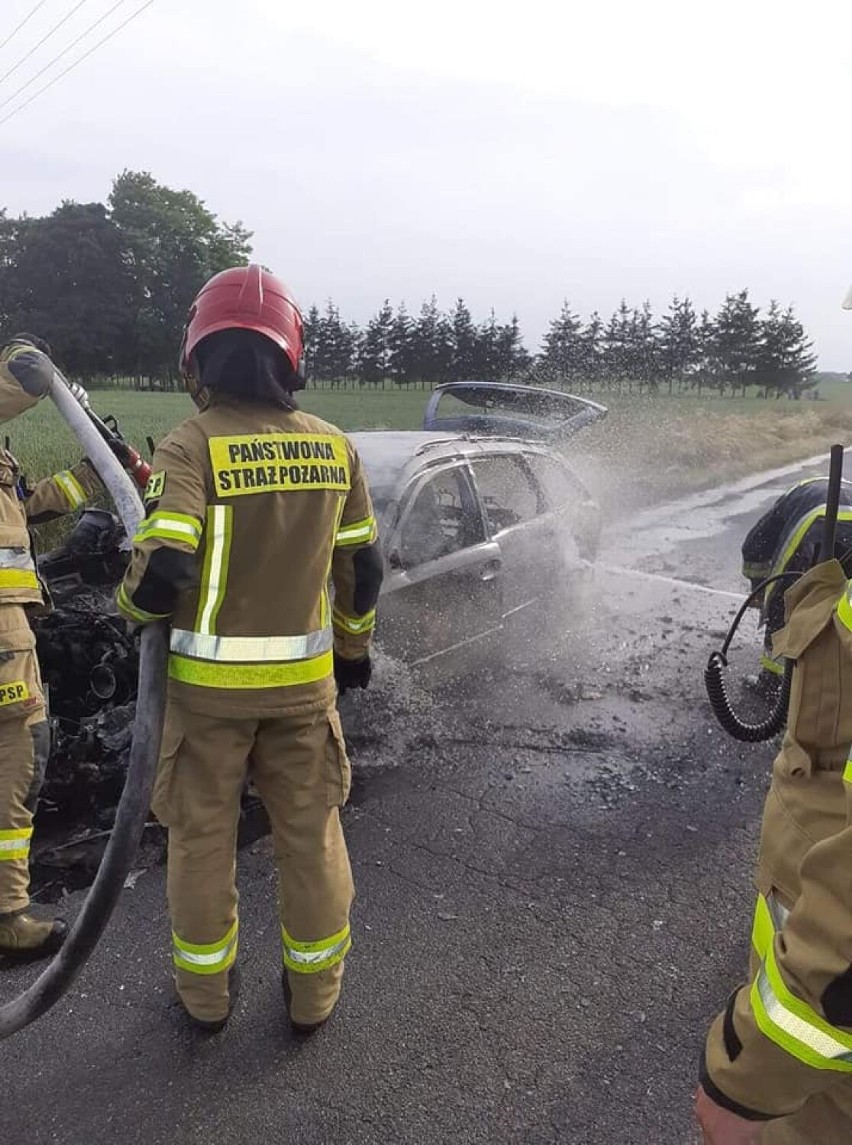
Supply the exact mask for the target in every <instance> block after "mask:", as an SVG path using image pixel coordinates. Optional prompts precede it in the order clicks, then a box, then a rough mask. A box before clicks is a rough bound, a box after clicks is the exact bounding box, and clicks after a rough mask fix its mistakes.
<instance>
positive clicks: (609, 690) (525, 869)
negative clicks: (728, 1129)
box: [0, 472, 791, 1145]
mask: <svg viewBox="0 0 852 1145" xmlns="http://www.w3.org/2000/svg"><path fill="white" fill-rule="evenodd" d="M790 480H791V475H790V473H789V472H787V473H785V474H783V475H779V476H778V477H777V478H776V479H770V480H765V481H763V482H762V483H754V485H753V487H752V488H751V489H750V490H744V489H742V488H740V489H738V490H736V491H735V493H736V496H733V495H731V494H730V493H719V494H718V495H716V496H715V498H714V497H710V498H708V499H706V500H705V502H703V503H701V504H699V505H698V506H696V505H695V504H694V503H691V504H690V505H689V506H686V505H678V504H673V505H670V506H668V507H667V509H666V511H664V512H661V511H659V510H655V511H654V512H652V513H649V514H645V515H643V516H641V517H639V518H637V520H636V521H635V522H634V526H633V528H632V529H631V532H630V535H629V537H628V539H627V541H625V540H624V537H623V536H622V537H621V538H620V541H619V544H620V547H619V548H618V549H617V550H616V549H613V550H612V551H610V552H608V553H605V554H604V555H603V558H602V560H603V562H604V563H605V562H607V561H609V562H611V563H612V564H618V565H624V564H632V565H633V567H636V568H639V569H642V570H644V571H646V572H656V573H662V574H664V575H665V576H667V577H672V578H675V579H677V578H679V577H685V578H688V579H692V580H694V581H696V582H701V583H702V584H705V585H710V586H712V587H716V588H720V589H725V590H728V591H737V590H738V589H740V588H741V587H742V586H741V584H740V582H739V577H738V568H739V545H740V542H741V539H742V536H743V534H744V531H745V529H746V528H747V527H748V526H749V524H750V523H751V522H752V521H753V520H754V519H755V518H756V516H757V515H758V514H759V513H760V512H762V511H763V509H764V508H765V507H766V505H767V504H768V502H769V501H771V500H772V499H773V498H774V497H775V496H777V494H778V493H779V492H780V491H781V489H782V488H785V487H786V486H787V485H788V484H789V482H790ZM735 608H736V602H735V600H733V599H731V598H730V597H725V596H719V597H716V596H714V595H712V594H709V593H706V592H697V591H693V590H692V589H690V588H689V586H688V585H683V586H678V585H677V584H671V583H668V582H667V581H665V580H661V581H655V580H651V579H649V578H634V579H631V578H627V577H624V576H618V575H616V574H614V573H606V572H598V573H597V574H596V575H595V577H594V582H593V584H590V586H589V590H588V595H587V599H586V600H585V601H584V603H583V607H582V610H580V609H579V608H578V609H577V610H576V611H575V612H572V613H571V614H566V615H562V616H553V617H549V618H548V628H549V629H550V631H551V639H550V640H549V641H548V643H547V644H534V645H529V644H528V645H527V646H526V647H524V648H522V649H518V650H517V651H512V650H508V651H507V654H506V662H507V667H506V668H500V667H498V666H497V665H495V666H494V668H493V669H492V670H491V671H487V670H486V671H483V672H481V673H479V674H477V675H476V676H475V677H474V678H469V679H467V680H466V681H465V682H464V685H463V686H460V685H458V684H454V685H448V686H444V687H443V688H439V689H438V690H434V691H431V692H429V693H426V692H424V691H422V690H421V689H420V688H419V687H418V686H417V684H416V683H414V682H413V681H412V680H411V679H410V678H409V677H407V676H406V675H405V674H404V673H402V672H400V671H398V670H396V669H395V668H394V666H393V665H391V664H388V663H385V662H380V664H379V666H378V670H377V688H376V692H375V693H374V694H373V695H369V694H367V695H364V696H359V697H357V698H356V699H355V700H354V701H353V702H352V704H351V705H350V704H349V703H348V697H347V707H348V708H349V709H350V710H349V711H348V712H347V722H348V723H349V726H350V729H351V742H352V748H353V759H354V762H355V765H356V770H357V782H356V786H355V792H354V796H353V800H352V803H351V804H350V807H349V808H348V810H347V811H346V813H345V825H346V831H347V837H348V841H349V845H350V850H351V855H352V860H353V866H354V869H355V878H356V883H357V888H358V895H359V897H358V900H357V903H356V908H355V913H354V919H353V924H354V932H355V936H356V939H355V946H354V949H353V952H352V955H351V956H350V958H349V960H348V964H347V965H348V970H347V978H346V986H345V991H344V998H343V1000H342V1003H341V1005H340V1008H339V1011H338V1013H337V1014H336V1016H335V1018H334V1021H333V1022H332V1023H331V1024H330V1025H329V1026H328V1027H327V1028H326V1029H325V1030H324V1031H323V1032H322V1033H321V1035H319V1036H318V1037H317V1038H316V1039H315V1040H313V1041H312V1042H311V1043H309V1044H307V1045H298V1044H296V1043H294V1042H293V1041H292V1040H291V1039H290V1037H289V1035H288V1033H287V1028H286V1024H285V1021H284V1017H283V1010H282V1000H281V994H280V985H279V968H280V951H279V936H278V929H277V924H276V917H275V908H274V878H273V871H272V862H271V855H270V848H269V844H268V840H262V841H260V842H259V843H257V844H255V845H253V846H252V847H250V848H248V849H247V850H245V851H243V852H242V854H241V857H240V863H239V875H240V885H241V894H242V898H241V911H240V913H241V924H242V935H241V951H240V958H241V963H242V969H243V989H242V993H241V996H240V1000H239V1003H238V1005H237V1008H236V1011H235V1014H234V1016H233V1018H232V1020H231V1022H230V1024H229V1026H228V1028H227V1029H226V1031H225V1032H224V1033H223V1034H222V1035H220V1036H219V1037H218V1038H215V1039H206V1040H204V1039H201V1038H199V1037H197V1036H196V1035H195V1034H193V1033H192V1032H191V1031H190V1030H189V1029H188V1028H187V1026H186V1025H185V1023H184V1022H183V1021H182V1019H181V1015H180V1013H179V1010H178V1008H177V1006H176V1004H175V1002H174V999H173V997H172V993H171V985H170V979H169V966H168V951H169V933H168V922H167V918H166V915H165V910H164V876H163V871H162V870H161V869H154V870H149V871H147V872H146V873H145V874H144V875H143V876H140V877H139V878H138V879H137V880H136V881H134V885H133V886H132V888H128V889H127V890H126V891H125V893H124V895H123V898H122V901H121V904H120V907H119V909H118V910H117V912H116V916H115V917H114V920H113V922H112V924H111V926H110V927H109V930H108V932H107V934H106V936H105V938H104V940H103V942H102V943H101V946H100V948H99V949H98V951H97V952H96V954H95V956H94V957H93V958H92V961H91V962H90V964H89V966H88V967H87V968H86V970H85V971H84V973H83V974H82V976H81V977H80V979H79V980H78V982H77V984H76V985H75V987H74V988H73V990H72V991H71V993H70V994H69V995H68V996H67V997H66V998H65V999H63V1000H62V1001H61V1002H60V1003H59V1004H58V1005H57V1006H56V1008H55V1009H54V1010H53V1011H52V1012H51V1013H50V1014H49V1015H48V1016H47V1017H46V1018H44V1019H43V1020H42V1021H41V1022H39V1023H38V1024H37V1025H36V1026H35V1027H32V1028H31V1029H30V1030H29V1031H27V1032H25V1033H24V1034H22V1035H18V1036H17V1037H16V1038H14V1039H12V1040H11V1041H10V1042H7V1043H5V1044H3V1045H2V1046H0V1078H2V1089H3V1113H2V1124H3V1129H4V1133H5V1135H6V1136H7V1137H8V1138H9V1139H10V1140H11V1139H15V1140H26V1141H28V1142H32V1143H34V1145H36V1143H41V1142H45V1143H47V1142H60V1143H63V1145H78V1143H79V1142H81V1141H85V1142H89V1143H92V1145H99V1143H101V1142H104V1143H106V1142H115V1141H122V1142H124V1143H126V1145H134V1143H136V1142H138V1143H140V1145H142V1143H144V1145H158V1143H160V1142H162V1143H164V1145H165V1143H168V1145H196V1143H198V1145H201V1143H204V1145H208V1143H209V1142H210V1141H213V1140H223V1139H224V1140H230V1141H234V1142H242V1141H255V1140H265V1141H269V1142H279V1141H280V1142H284V1141H286V1140H291V1139H292V1140H298V1141H299V1142H300V1145H320V1143H340V1145H344V1143H346V1145H348V1143H352V1145H355V1143H362V1142H363V1143H373V1142H379V1141H388V1142H412V1143H423V1145H429V1143H432V1142H435V1143H438V1142H441V1143H443V1142H446V1141H447V1140H454V1141H463V1142H466V1143H477V1142H483V1143H485V1142H488V1143H494V1142H507V1143H508V1142H524V1143H529V1145H539V1143H541V1145H544V1143H546V1142H547V1143H551V1142H553V1143H555V1142H559V1143H561V1145H564V1143H568V1145H595V1143H598V1142H599V1143H601V1145H604V1143H605V1145H613V1143H623V1145H632V1143H635V1145H649V1143H654V1145H657V1143H659V1145H668V1143H670V1142H671V1143H685V1142H688V1141H691V1140H693V1139H694V1137H693V1130H692V1128H691V1115H690V1104H691V1094H692V1092H693V1089H694V1085H695V1078H696V1071H697V1062H698V1057H699V1053H700V1048H701V1044H702V1039H703V1033H704V1030H705V1028H706V1025H707V1022H708V1020H709V1018H710V1016H711V1015H712V1014H713V1013H715V1011H716V1010H717V1009H718V1007H719V1006H720V1005H721V1004H722V1003H723V1002H724V1000H725V998H726V996H727V993H728V991H729V990H730V988H731V987H732V986H733V985H734V983H735V982H736V981H737V979H738V978H739V976H740V975H741V973H742V972H743V969H744V967H745V964H746V959H747V944H748V934H749V921H750V913H751V909H752V902H753V895H752V889H751V885H750V877H751V867H752V863H753V859H754V854H755V846H756V834H757V827H758V823H759V816H760V810H761V804H762V798H763V795H764V792H765V790H766V787H767V783H768V777H769V767H770V763H771V759H772V754H773V745H772V744H768V745H761V746H758V747H749V746H746V745H741V744H736V743H734V742H732V741H731V740H729V739H727V738H726V737H725V735H724V733H722V732H721V730H720V729H718V728H717V727H716V725H715V723H714V721H713V718H712V716H711V714H710V711H709V707H708V705H707V702H706V699H705V697H704V692H703V686H702V677H701V673H702V668H703V665H704V663H705V662H706V659H707V655H708V653H709V651H710V650H711V649H712V648H714V647H716V646H718V644H719V643H720V640H721V637H722V635H723V633H724V630H725V629H726V628H727V625H728V623H729V621H730V619H731V617H732V615H733V612H734V611H735ZM554 634H555V635H554ZM737 655H738V657H739V659H738V661H737V663H738V665H739V666H741V668H742V671H743V672H745V671H747V670H751V669H752V668H753V666H754V663H755V661H756V658H757V655H758V640H757V636H756V633H755V632H754V631H752V632H747V633H746V634H745V636H744V639H743V641H742V642H741V647H740V651H739V652H738V654H737ZM359 708H360V709H361V710H360V711H358V710H356V709H359ZM78 897H79V896H72V898H71V900H69V909H71V910H73V909H74V907H75V904H76V901H77V898H78ZM34 974H35V971H34V970H33V969H32V968H29V969H20V970H13V971H9V972H6V973H4V974H3V975H2V977H0V999H2V998H6V997H9V996H11V995H12V994H13V993H15V992H17V991H18V990H19V989H20V988H22V987H23V986H24V985H25V984H26V983H27V982H28V981H30V980H31V978H32V977H33V975H34Z"/></svg>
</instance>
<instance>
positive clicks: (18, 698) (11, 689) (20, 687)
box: [0, 680, 30, 708]
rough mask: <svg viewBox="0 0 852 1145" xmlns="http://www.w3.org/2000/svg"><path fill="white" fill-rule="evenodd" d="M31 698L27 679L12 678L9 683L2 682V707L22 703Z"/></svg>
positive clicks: (0, 687) (0, 696) (0, 704)
mask: <svg viewBox="0 0 852 1145" xmlns="http://www.w3.org/2000/svg"><path fill="white" fill-rule="evenodd" d="M29 698H30V689H29V685H28V684H27V682H26V680H12V682H11V683H9V684H0V708H3V707H5V706H6V704H20V703H21V702H22V701H23V700H28V699H29Z"/></svg>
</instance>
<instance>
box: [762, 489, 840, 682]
mask: <svg viewBox="0 0 852 1145" xmlns="http://www.w3.org/2000/svg"><path fill="white" fill-rule="evenodd" d="M827 495H828V478H826V477H811V478H808V479H807V480H806V481H800V482H799V483H798V484H797V485H794V486H793V488H792V489H788V490H787V492H786V493H784V494H783V495H782V496H781V497H779V498H778V499H777V501H775V503H774V504H773V505H772V506H771V508H770V509H769V510H768V511H767V512H766V513H764V515H763V516H762V517H761V518H760V520H759V521H758V522H757V524H755V525H754V526H753V527H752V528H751V529H750V530H749V532H748V534H747V535H746V538H745V540H744V541H743V546H742V558H743V566H742V571H743V576H745V577H747V578H748V579H749V580H750V581H751V588H752V590H754V589H757V588H758V587H759V585H760V584H761V583H762V582H763V581H765V580H766V579H767V578H769V577H774V576H777V575H778V574H779V573H784V572H788V573H793V572H796V573H803V572H806V571H807V569H809V568H810V567H811V566H812V565H813V563H814V558H815V557H816V555H817V551H818V548H819V544H820V539H821V535H822V526H823V521H824V520H825V501H826V496H827ZM834 555H835V556H837V557H838V559H840V560H841V561H843V563H844V568H845V571H846V572H847V574H849V573H852V482H849V481H844V482H843V483H842V485H841V489H840V509H839V512H838V514H837V539H836V543H835V546H834ZM789 586H790V581H773V583H772V584H769V585H767V586H766V588H765V589H764V591H763V593H762V594H761V596H760V597H758V598H756V600H755V607H759V608H760V610H761V623H762V625H763V627H764V641H763V654H762V655H761V659H760V674H759V676H758V677H757V680H756V681H755V682H756V683H757V684H758V685H759V687H760V690H761V691H772V690H773V688H774V686H776V685H780V682H781V677H782V676H783V675H784V664H783V660H782V658H781V657H778V656H776V655H775V654H774V653H773V651H772V638H773V637H774V635H775V633H776V632H778V631H780V629H781V628H783V626H784V590H785V589H786V588H789Z"/></svg>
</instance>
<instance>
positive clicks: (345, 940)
mask: <svg viewBox="0 0 852 1145" xmlns="http://www.w3.org/2000/svg"><path fill="white" fill-rule="evenodd" d="M281 941H282V945H283V952H284V953H283V956H284V965H285V966H286V967H287V969H288V970H293V971H295V972H296V973H297V974H317V973H318V972H319V971H320V970H328V969H329V967H331V966H336V965H337V963H338V962H340V961H342V959H343V958H344V957H345V956H346V954H347V953H348V952H349V950H350V949H351V947H352V934H351V931H350V929H349V923H347V924H346V926H344V928H343V929H342V930H339V931H338V932H337V934H333V935H332V936H331V938H323V939H320V941H319V942H299V941H298V940H297V939H295V938H293V937H292V936H291V935H289V934H288V933H287V931H286V929H285V928H284V927H283V926H282V927H281Z"/></svg>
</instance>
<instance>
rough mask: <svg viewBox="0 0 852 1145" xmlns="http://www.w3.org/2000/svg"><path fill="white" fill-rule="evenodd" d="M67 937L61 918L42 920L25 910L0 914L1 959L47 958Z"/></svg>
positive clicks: (24, 960) (32, 959) (34, 959)
mask: <svg viewBox="0 0 852 1145" xmlns="http://www.w3.org/2000/svg"><path fill="white" fill-rule="evenodd" d="M67 937H68V925H67V923H65V922H63V921H62V919H61V918H48V919H44V920H41V919H37V918H33V916H32V915H31V914H28V913H27V912H26V911H17V912H15V913H12V914H0V958H7V959H12V960H14V961H16V962H34V961H36V960H37V959H39V958H47V957H49V956H50V955H51V954H55V953H56V951H57V950H58V949H59V948H60V946H62V944H63V943H64V942H65V939H66V938H67Z"/></svg>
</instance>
